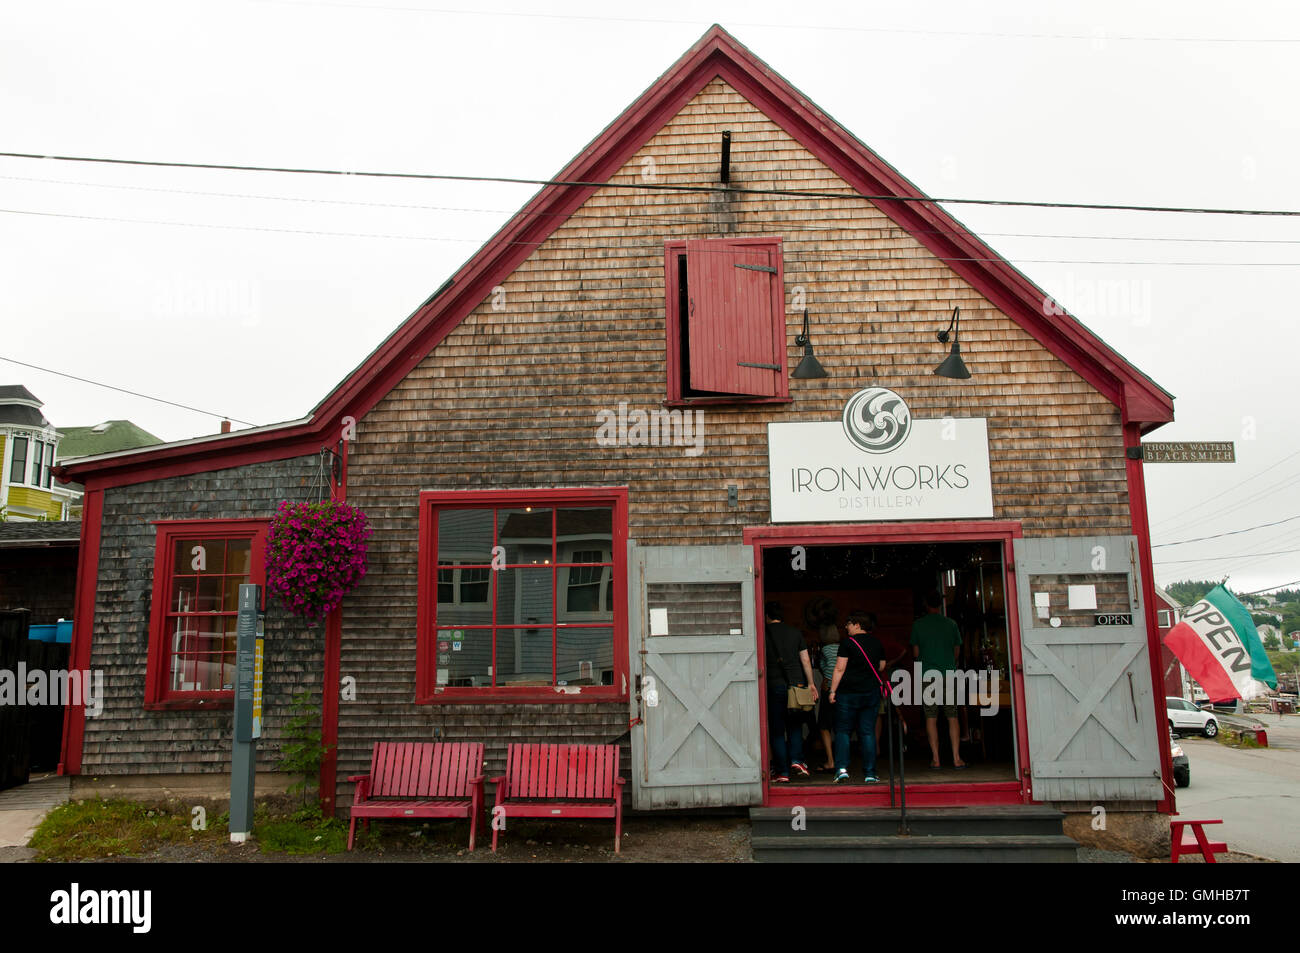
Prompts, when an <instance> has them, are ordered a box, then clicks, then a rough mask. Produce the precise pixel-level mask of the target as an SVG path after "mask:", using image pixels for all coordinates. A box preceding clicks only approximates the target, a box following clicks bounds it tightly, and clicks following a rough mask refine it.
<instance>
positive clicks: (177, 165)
mask: <svg viewBox="0 0 1300 953" xmlns="http://www.w3.org/2000/svg"><path fill="white" fill-rule="evenodd" d="M0 157H7V158H11V159H45V160H56V161H59V162H97V163H101V164H106V165H134V166H151V167H155V168H163V169H216V170H219V171H223V172H280V173H288V174H294V175H338V176H348V175H351V176H360V177H365V178H380V179H426V180H432V181H440V182H495V183H501V184H506V185H542V186H551V185H553V186H572V187H575V188H597V189H602V188H604V189H633V190H639V191H648V192H702V193H709V194H719V193H721V194H724V195H781V196H786V197H788V198H813V199H828V198H842V199H866V200H867V201H871V202H903V203H907V202H922V203H924V202H930V203H945V204H956V205H999V206H1015V207H1021V208H1077V209H1089V210H1092V211H1106V212H1175V213H1188V214H1196V215H1262V216H1283V217H1291V218H1300V211H1296V210H1288V209H1240V208H1201V207H1193V206H1166V205H1115V204H1106V203H1095V202H1029V201H1022V200H1016V199H969V198H933V197H930V196H926V195H862V194H860V193H857V192H830V191H821V192H816V191H800V190H797V189H758V188H745V187H740V186H730V185H728V186H709V185H667V184H665V183H662V182H654V183H651V182H587V181H582V180H567V179H526V178H515V177H510V176H490V175H443V174H435V173H430V172H369V171H356V170H354V171H345V170H341V169H310V168H298V167H292V166H263V165H231V164H226V163H218V162H164V161H161V160H153V159H106V158H102V157H92V156H56V155H42V154H40V153H35V152H0Z"/></svg>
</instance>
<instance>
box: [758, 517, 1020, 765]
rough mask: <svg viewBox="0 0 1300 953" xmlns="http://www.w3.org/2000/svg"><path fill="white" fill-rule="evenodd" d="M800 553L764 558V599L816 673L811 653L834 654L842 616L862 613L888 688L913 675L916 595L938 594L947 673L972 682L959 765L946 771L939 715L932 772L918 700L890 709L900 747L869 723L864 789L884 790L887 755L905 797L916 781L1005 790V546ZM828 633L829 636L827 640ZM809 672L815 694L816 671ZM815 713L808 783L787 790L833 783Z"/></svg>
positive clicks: (961, 716) (944, 724)
mask: <svg viewBox="0 0 1300 953" xmlns="http://www.w3.org/2000/svg"><path fill="white" fill-rule="evenodd" d="M801 550H802V551H801V552H792V549H791V547H789V546H779V547H778V546H769V547H765V548H764V549H763V550H762V553H763V555H762V573H763V576H762V582H763V597H764V600H765V601H767V602H776V603H778V604H779V605H780V606H781V609H782V615H783V620H784V621H785V622H787V623H789V624H790V625H793V626H795V627H796V628H798V629H799V630H800V631H801V632H803V634H804V638H805V640H806V642H807V644H808V646H809V648H810V650H811V652H810V654H811V655H812V656H813V659H814V668H815V669H816V668H817V667H818V666H817V659H818V657H819V656H823V657H824V656H829V655H831V654H833V653H835V652H837V651H838V643H837V642H836V641H835V636H838V637H839V638H841V639H842V638H843V637H844V634H845V628H844V623H845V619H846V617H847V616H848V614H849V613H850V612H852V611H854V610H865V611H866V612H869V613H871V614H872V615H873V616H874V617H875V633H874V634H875V637H876V638H877V639H878V640H879V642H880V643H881V646H882V648H883V650H884V656H885V658H886V660H887V661H888V662H889V668H888V669H887V679H888V676H892V675H893V673H894V672H896V671H899V670H904V671H906V672H907V673H908V674H909V675H914V674H915V669H914V668H913V665H914V658H913V651H912V647H911V645H910V640H911V633H912V625H913V623H914V621H915V620H916V619H918V618H920V617H921V616H923V615H924V614H925V613H926V606H925V600H926V596H927V595H928V594H930V593H938V594H940V596H941V598H942V610H941V611H942V613H943V614H944V615H946V616H947V617H948V618H950V619H952V620H953V622H954V623H956V626H957V629H958V632H959V635H960V641H961V645H960V650H959V654H958V657H957V660H956V667H957V669H959V670H961V671H963V672H965V673H970V677H972V678H973V676H975V675H978V676H979V679H980V681H979V684H980V686H981V691H980V694H979V698H978V700H977V699H975V698H971V699H969V703H968V704H965V705H959V706H957V722H958V743H959V751H960V757H961V760H962V761H964V762H965V764H966V767H965V768H962V769H958V768H956V767H955V766H954V761H953V756H952V749H951V745H950V741H949V724H948V720H947V718H946V717H945V712H944V711H943V709H939V710H938V711H937V712H936V716H937V717H936V728H937V735H938V743H939V761H940V764H941V767H940V768H938V769H933V768H931V767H930V764H931V758H932V753H931V746H930V743H929V738H928V735H927V725H926V718H925V714H924V711H923V708H922V705H921V704H919V702H920V700H921V699H919V698H917V699H915V701H916V702H918V703H917V704H912V703H908V704H904V705H902V706H894V707H893V709H892V711H893V715H894V717H896V718H900V719H901V720H902V723H903V725H904V728H905V731H904V736H903V745H902V749H903V750H899V745H898V744H897V728H895V735H894V739H893V740H894V743H893V744H891V740H890V738H889V737H888V732H887V727H886V719H885V717H883V716H882V718H880V719H879V733H878V737H877V761H876V772H875V773H876V775H877V776H878V777H879V778H880V782H881V783H880V784H879V785H872V786H871V787H884V786H885V785H886V782H887V781H888V772H889V761H890V758H891V756H892V757H893V758H894V762H895V770H897V769H898V762H899V761H900V760H902V761H903V762H904V765H905V770H906V779H907V784H908V787H909V789H910V788H911V787H912V785H914V784H932V783H948V784H951V783H976V782H1006V781H1014V780H1015V778H1016V743H1015V727H1014V726H1015V715H1014V710H1013V703H1012V691H1011V684H1012V680H1011V678H1010V674H1011V668H1012V655H1011V642H1010V634H1009V628H1008V616H1007V598H1006V584H1005V572H1004V565H1003V553H1004V547H1003V543H1002V542H995V541H963V542H913V543H893V542H891V543H883V544H882V543H875V544H872V543H843V544H833V545H806V546H803V547H801ZM828 626H833V627H834V634H832V633H831V632H830V631H828V629H827V627H828ZM832 668H833V663H831V664H828V665H827V666H825V668H824V671H827V672H829V671H830V670H831V669H832ZM815 674H816V675H817V676H818V680H819V685H818V688H819V690H820V689H821V688H822V685H821V683H820V679H821V673H820V672H815ZM890 684H891V686H892V685H893V684H894V683H893V682H890ZM910 700H911V699H910V698H909V699H908V701H910ZM825 705H826V702H825V700H824V699H823V700H821V701H820V702H819V704H818V710H816V711H814V712H811V713H809V714H808V715H807V716H806V717H805V726H804V728H803V731H804V735H805V739H806V740H805V745H804V752H805V755H804V760H805V761H806V762H807V764H808V766H809V768H810V771H811V774H810V776H809V777H807V778H802V777H797V776H795V775H794V774H792V775H791V776H790V782H789V786H790V787H799V786H801V785H804V786H806V785H829V784H831V783H832V781H833V779H834V776H835V775H834V771H827V770H825V768H824V766H825V765H827V764H831V763H833V758H832V757H831V755H830V754H829V752H828V751H827V750H826V748H825V744H826V740H827V737H828V736H831V737H833V725H831V720H830V718H828V717H827V714H828V709H827V708H825V707H824V706H825ZM883 710H884V707H883V706H882V712H883ZM984 712H989V713H988V714H984ZM819 716H820V717H819ZM850 751H851V752H852V758H851V763H850V765H849V768H848V770H849V777H850V780H849V782H847V784H844V785H839V786H837V788H838V787H862V786H864V785H863V776H864V772H863V765H862V763H861V755H860V753H859V752H860V746H859V743H858V740H857V739H856V738H854V739H853V740H852V743H851V745H850ZM779 786H780V787H785V786H786V785H785V784H784V783H783V784H781V785H779Z"/></svg>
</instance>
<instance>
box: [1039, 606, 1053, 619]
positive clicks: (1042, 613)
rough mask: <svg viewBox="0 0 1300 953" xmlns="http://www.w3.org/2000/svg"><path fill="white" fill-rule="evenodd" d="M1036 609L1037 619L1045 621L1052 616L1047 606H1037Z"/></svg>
mask: <svg viewBox="0 0 1300 953" xmlns="http://www.w3.org/2000/svg"><path fill="white" fill-rule="evenodd" d="M1036 608H1037V609H1038V618H1040V619H1046V618H1047V617H1048V616H1049V615H1051V614H1052V610H1051V609H1049V608H1048V607H1047V606H1037V607H1036Z"/></svg>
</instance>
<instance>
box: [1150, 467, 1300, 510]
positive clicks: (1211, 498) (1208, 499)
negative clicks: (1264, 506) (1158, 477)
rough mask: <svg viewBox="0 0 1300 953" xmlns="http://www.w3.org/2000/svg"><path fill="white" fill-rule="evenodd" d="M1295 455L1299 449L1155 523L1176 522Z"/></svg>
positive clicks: (1274, 468)
mask: <svg viewBox="0 0 1300 953" xmlns="http://www.w3.org/2000/svg"><path fill="white" fill-rule="evenodd" d="M1294 457H1300V450H1297V451H1296V452H1295V453H1289V454H1287V455H1286V456H1285V457H1283V458H1282V459H1281V460H1278V461H1277V462H1276V463H1271V464H1269V465H1268V466H1266V467H1265V468H1264V469H1262V470H1260V471H1259V472H1258V473H1256V474H1255V475H1254V476H1248V477H1246V478H1245V479H1244V480H1242V481H1240V482H1238V483H1235V484H1233V485H1232V486H1230V487H1228V488H1227V489H1226V490H1223V491H1221V492H1219V493H1216V494H1214V495H1213V496H1209V497H1206V498H1205V499H1203V500H1201V502H1199V503H1194V504H1192V505H1191V506H1189V507H1187V509H1185V510H1183V511H1181V512H1179V513H1176V514H1174V515H1173V516H1167V517H1165V518H1164V519H1162V520H1158V521H1157V522H1156V523H1155V525H1157V526H1160V525H1163V524H1165V523H1172V522H1175V521H1177V520H1180V519H1182V517H1183V516H1185V515H1187V514H1188V513H1191V512H1192V511H1193V510H1199V509H1200V508H1201V507H1202V506H1205V505H1206V504H1207V503H1213V502H1214V501H1215V500H1217V499H1219V498H1220V497H1222V496H1226V495H1228V494H1229V493H1231V492H1233V491H1234V490H1236V489H1238V488H1240V487H1243V486H1245V485H1246V484H1247V483H1249V482H1251V481H1252V480H1258V479H1259V478H1260V477H1262V476H1263V475H1264V474H1265V473H1268V472H1269V471H1270V470H1276V469H1277V468H1278V467H1280V466H1281V465H1282V464H1284V463H1286V462H1287V461H1288V460H1291V459H1293V458H1294Z"/></svg>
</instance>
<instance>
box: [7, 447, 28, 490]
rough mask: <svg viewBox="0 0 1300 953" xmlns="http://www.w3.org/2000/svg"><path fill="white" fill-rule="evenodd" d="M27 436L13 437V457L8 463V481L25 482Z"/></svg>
mask: <svg viewBox="0 0 1300 953" xmlns="http://www.w3.org/2000/svg"><path fill="white" fill-rule="evenodd" d="M27 442H28V441H27V438H26V437H14V450H13V457H12V459H11V460H10V463H9V482H10V483H23V482H26V476H27Z"/></svg>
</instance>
